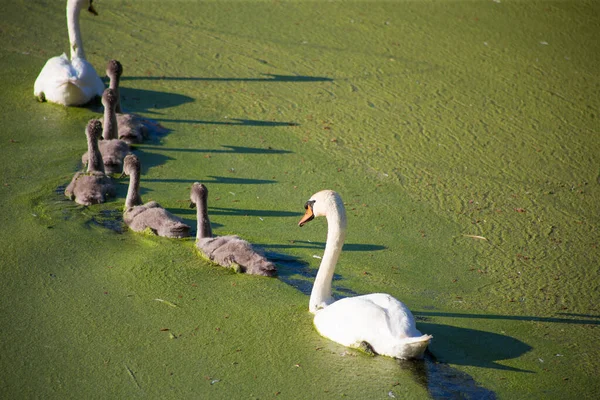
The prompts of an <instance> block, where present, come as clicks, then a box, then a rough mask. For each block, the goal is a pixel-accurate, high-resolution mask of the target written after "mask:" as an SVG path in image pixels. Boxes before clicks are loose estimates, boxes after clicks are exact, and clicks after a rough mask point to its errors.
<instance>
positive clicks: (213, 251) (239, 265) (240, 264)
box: [190, 182, 277, 276]
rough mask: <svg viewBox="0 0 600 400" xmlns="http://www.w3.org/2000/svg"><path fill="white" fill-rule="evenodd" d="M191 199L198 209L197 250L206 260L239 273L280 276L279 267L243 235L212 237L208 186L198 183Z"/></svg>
mask: <svg viewBox="0 0 600 400" xmlns="http://www.w3.org/2000/svg"><path fill="white" fill-rule="evenodd" d="M190 200H191V202H192V204H191V206H195V207H196V209H197V211H196V215H197V224H198V230H197V233H196V247H197V248H198V250H200V252H201V253H202V254H203V255H204V256H205V257H207V258H208V259H209V260H210V261H212V262H214V263H216V264H219V265H221V266H223V267H231V268H234V269H235V270H236V271H238V272H244V273H247V274H253V275H262V276H274V275H276V274H277V269H276V267H275V264H273V263H272V262H271V261H269V260H267V259H266V258H265V256H264V255H263V254H262V253H261V252H259V251H257V250H256V249H255V248H254V247H253V246H252V245H251V244H250V243H248V242H247V241H245V240H244V239H242V238H240V237H239V236H237V235H227V236H217V237H213V236H212V228H211V226H210V220H209V218H208V208H207V201H208V189H207V188H206V186H204V185H203V184H201V183H198V182H196V183H194V184H193V185H192V190H191V194H190Z"/></svg>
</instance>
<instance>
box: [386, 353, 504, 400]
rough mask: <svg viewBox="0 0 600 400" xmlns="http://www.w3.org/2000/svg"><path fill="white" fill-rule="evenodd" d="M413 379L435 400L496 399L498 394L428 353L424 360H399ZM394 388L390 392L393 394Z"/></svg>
mask: <svg viewBox="0 0 600 400" xmlns="http://www.w3.org/2000/svg"><path fill="white" fill-rule="evenodd" d="M397 362H398V364H399V365H400V367H401V368H402V369H403V370H405V371H409V372H410V374H411V375H412V378H413V379H414V380H415V381H416V382H417V383H418V384H419V385H421V386H422V387H423V388H425V389H426V390H427V392H428V393H429V395H430V396H431V398H433V399H436V400H437V399H440V400H441V399H477V400H479V399H485V400H488V399H495V398H496V394H495V393H494V392H493V391H491V390H489V389H486V388H484V387H482V386H479V385H478V384H477V382H475V380H474V379H473V377H472V376H470V375H469V374H467V373H464V372H462V371H459V370H457V369H456V368H452V367H451V366H449V365H448V364H445V363H441V362H438V361H437V360H436V359H435V357H434V356H433V355H432V354H431V353H430V352H429V351H427V352H426V353H425V357H424V359H423V360H397ZM393 391H394V389H393V387H392V389H391V390H390V392H391V393H392V394H393ZM390 397H391V396H390Z"/></svg>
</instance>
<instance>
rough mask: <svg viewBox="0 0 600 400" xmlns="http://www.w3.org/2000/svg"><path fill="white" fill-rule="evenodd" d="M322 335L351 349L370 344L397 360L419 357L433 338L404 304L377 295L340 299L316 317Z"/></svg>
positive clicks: (316, 324) (391, 298) (379, 352)
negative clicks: (419, 327) (418, 323)
mask: <svg viewBox="0 0 600 400" xmlns="http://www.w3.org/2000/svg"><path fill="white" fill-rule="evenodd" d="M314 324H315V327H316V328H317V330H318V331H319V333H320V334H321V335H322V336H325V337H327V338H329V339H331V340H333V341H335V342H337V343H340V344H342V345H344V346H348V347H359V346H360V345H361V343H362V342H366V343H368V344H369V345H370V346H371V347H372V348H373V350H374V351H375V352H377V353H378V354H383V355H388V356H391V357H397V358H412V357H419V356H420V355H422V353H423V351H425V348H426V347H427V344H428V343H429V340H430V339H431V337H430V336H429V335H422V334H421V332H419V330H418V329H417V328H416V324H415V320H414V317H413V315H412V313H411V312H410V310H409V309H408V307H406V306H405V305H404V304H403V303H402V302H400V301H398V300H396V299H395V298H394V297H392V296H390V295H388V294H383V293H375V294H370V295H365V296H357V297H349V298H345V299H342V300H338V301H336V302H334V303H333V304H331V305H329V306H328V307H326V308H324V309H322V310H320V311H318V312H317V314H316V315H315V319H314Z"/></svg>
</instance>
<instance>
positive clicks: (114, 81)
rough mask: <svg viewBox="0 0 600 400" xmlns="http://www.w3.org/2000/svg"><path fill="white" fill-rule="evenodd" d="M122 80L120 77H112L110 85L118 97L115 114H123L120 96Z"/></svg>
mask: <svg viewBox="0 0 600 400" xmlns="http://www.w3.org/2000/svg"><path fill="white" fill-rule="evenodd" d="M120 79H121V78H119V77H118V76H112V74H111V76H110V83H109V85H108V87H109V88H111V89H112V90H113V92H115V96H116V97H117V105H116V106H115V112H116V113H119V114H122V113H123V110H122V109H121V96H120V94H119V81H120Z"/></svg>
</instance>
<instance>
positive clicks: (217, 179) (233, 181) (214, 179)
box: [144, 175, 277, 185]
mask: <svg viewBox="0 0 600 400" xmlns="http://www.w3.org/2000/svg"><path fill="white" fill-rule="evenodd" d="M208 177H209V178H211V179H176V178H149V179H144V180H145V181H146V182H163V183H165V182H168V183H190V184H191V183H194V182H202V183H205V184H211V185H212V184H217V183H222V184H228V185H266V184H271V183H277V181H273V180H270V179H246V178H229V177H225V176H212V175H211V176H208Z"/></svg>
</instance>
